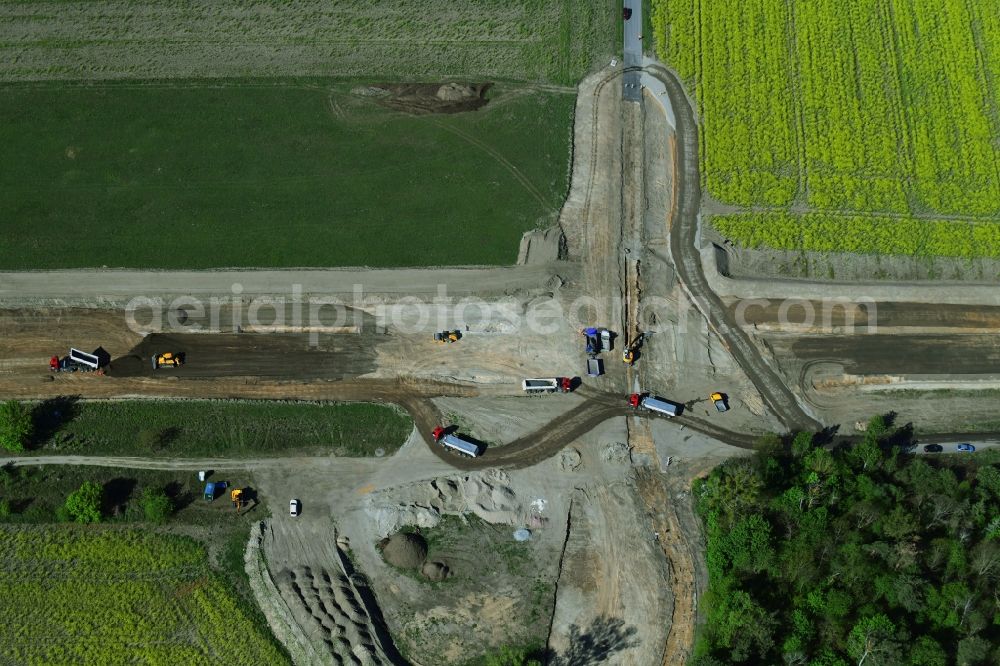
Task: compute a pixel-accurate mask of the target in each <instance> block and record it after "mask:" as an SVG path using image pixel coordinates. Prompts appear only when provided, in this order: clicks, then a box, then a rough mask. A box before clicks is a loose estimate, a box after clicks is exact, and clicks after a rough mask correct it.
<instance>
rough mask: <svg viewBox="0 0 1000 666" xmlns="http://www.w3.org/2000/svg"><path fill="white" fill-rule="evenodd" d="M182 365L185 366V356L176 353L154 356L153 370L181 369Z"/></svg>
mask: <svg viewBox="0 0 1000 666" xmlns="http://www.w3.org/2000/svg"><path fill="white" fill-rule="evenodd" d="M182 365H184V355H183V354H175V353H174V352H164V353H162V354H153V370H159V369H160V368H179V367H181V366H182Z"/></svg>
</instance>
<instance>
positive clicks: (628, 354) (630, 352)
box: [622, 333, 645, 365]
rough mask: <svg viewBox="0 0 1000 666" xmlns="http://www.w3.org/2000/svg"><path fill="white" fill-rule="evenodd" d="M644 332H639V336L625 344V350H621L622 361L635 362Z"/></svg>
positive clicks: (630, 363) (629, 363)
mask: <svg viewBox="0 0 1000 666" xmlns="http://www.w3.org/2000/svg"><path fill="white" fill-rule="evenodd" d="M644 335H645V333H640V334H639V336H638V337H637V338H636V339H635V340H633V341H632V342H630V343H629V344H628V345H626V346H625V351H623V352H622V361H624V362H625V363H626V364H628V365H632V364H633V363H635V359H636V358H637V357H638V354H639V347H641V346H642V338H643V336H644Z"/></svg>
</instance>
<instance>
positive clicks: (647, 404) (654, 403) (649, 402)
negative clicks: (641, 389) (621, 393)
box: [628, 393, 684, 418]
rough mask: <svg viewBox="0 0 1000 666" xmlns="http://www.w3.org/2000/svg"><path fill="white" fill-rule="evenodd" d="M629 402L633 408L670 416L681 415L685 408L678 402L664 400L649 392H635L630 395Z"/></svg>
mask: <svg viewBox="0 0 1000 666" xmlns="http://www.w3.org/2000/svg"><path fill="white" fill-rule="evenodd" d="M628 404H629V406H631V407H632V408H633V409H640V408H641V409H648V410H649V411H651V412H656V413H657V414H662V415H663V416H667V417H670V418H673V417H674V416H677V415H679V414H680V413H681V411H683V409H684V408H683V407H682V406H681V405H679V404H677V403H676V402H671V401H670V400H664V399H663V398H658V397H656V396H655V395H649V394H648V393H644V394H640V393H633V394H632V395H630V396H629V397H628Z"/></svg>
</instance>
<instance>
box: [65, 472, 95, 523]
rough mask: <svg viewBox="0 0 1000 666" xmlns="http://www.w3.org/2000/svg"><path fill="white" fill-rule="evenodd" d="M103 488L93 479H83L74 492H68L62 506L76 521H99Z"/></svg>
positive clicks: (71, 518)
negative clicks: (68, 494)
mask: <svg viewBox="0 0 1000 666" xmlns="http://www.w3.org/2000/svg"><path fill="white" fill-rule="evenodd" d="M103 495H104V490H103V489H102V488H101V486H100V485H98V484H96V483H94V482H93V481H84V482H83V485H82V486H80V489H79V490H77V491H76V492H73V493H70V496H69V497H67V498H66V504H65V505H63V508H64V509H65V510H66V515H67V516H68V517H69V518H70V520H74V521H76V522H78V523H99V522H101V498H102V496H103Z"/></svg>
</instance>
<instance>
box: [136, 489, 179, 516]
mask: <svg viewBox="0 0 1000 666" xmlns="http://www.w3.org/2000/svg"><path fill="white" fill-rule="evenodd" d="M141 501H142V512H143V514H144V515H145V516H146V520H148V521H149V522H151V523H157V524H161V523H165V522H167V518H169V517H170V514H171V513H173V511H174V503H173V502H171V501H170V498H169V497H167V494H166V493H164V492H163V491H162V490H153V489H152V488H146V489H145V490H143V491H142V498H141Z"/></svg>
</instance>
